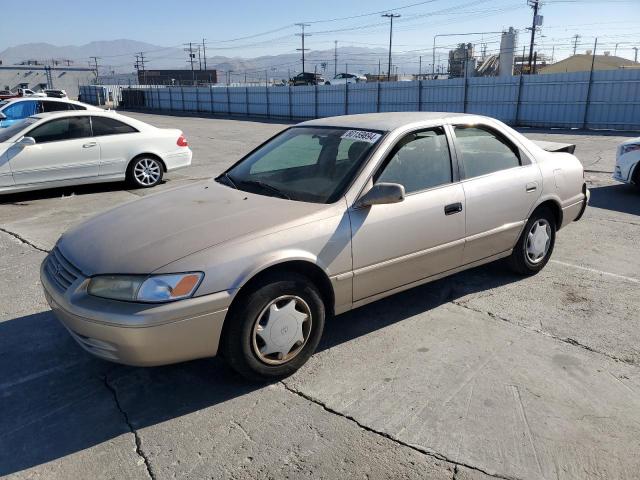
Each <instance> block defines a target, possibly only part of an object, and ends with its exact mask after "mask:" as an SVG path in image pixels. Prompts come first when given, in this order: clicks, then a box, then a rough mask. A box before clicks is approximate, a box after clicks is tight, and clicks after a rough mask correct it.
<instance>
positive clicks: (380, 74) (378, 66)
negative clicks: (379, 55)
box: [378, 59, 381, 81]
mask: <svg viewBox="0 0 640 480" xmlns="http://www.w3.org/2000/svg"><path fill="white" fill-rule="evenodd" d="M380 75H381V74H380V59H378V81H380Z"/></svg>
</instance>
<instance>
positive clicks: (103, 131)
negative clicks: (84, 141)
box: [91, 117, 138, 137]
mask: <svg viewBox="0 0 640 480" xmlns="http://www.w3.org/2000/svg"><path fill="white" fill-rule="evenodd" d="M91 123H92V125H93V136H94V137H101V136H104V135H120V134H122V133H136V132H137V131H138V130H136V129H135V128H133V127H132V126H131V125H127V124H126V123H124V122H121V121H119V120H115V119H113V118H107V117H91Z"/></svg>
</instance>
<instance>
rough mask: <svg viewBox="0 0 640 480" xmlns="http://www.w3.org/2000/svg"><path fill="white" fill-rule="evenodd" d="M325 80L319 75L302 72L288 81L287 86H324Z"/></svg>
mask: <svg viewBox="0 0 640 480" xmlns="http://www.w3.org/2000/svg"><path fill="white" fill-rule="evenodd" d="M325 82H326V81H325V79H324V78H322V75H320V74H319V73H311V72H303V73H299V74H298V75H296V76H295V77H293V78H291V79H290V80H289V85H292V86H296V87H297V86H299V85H324V84H325Z"/></svg>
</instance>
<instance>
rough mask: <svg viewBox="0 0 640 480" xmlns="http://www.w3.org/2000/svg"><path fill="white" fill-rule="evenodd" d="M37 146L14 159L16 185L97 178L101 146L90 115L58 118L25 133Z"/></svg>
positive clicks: (23, 148)
mask: <svg viewBox="0 0 640 480" xmlns="http://www.w3.org/2000/svg"><path fill="white" fill-rule="evenodd" d="M25 136H27V137H33V138H34V139H35V141H36V144H35V145H31V146H28V147H22V148H20V150H19V151H18V152H17V153H16V154H15V155H14V156H12V157H11V159H10V160H9V161H10V163H11V170H12V171H13V178H14V181H15V184H16V185H26V184H37V183H46V182H52V181H59V180H71V179H83V178H91V177H97V176H98V172H99V165H100V147H99V146H98V144H97V142H96V141H95V139H93V138H92V137H91V124H90V121H89V117H88V116H86V115H85V116H78V117H63V118H55V119H52V120H49V121H47V122H45V123H42V124H40V125H38V126H36V127H34V128H32V129H31V130H28V131H26V132H25Z"/></svg>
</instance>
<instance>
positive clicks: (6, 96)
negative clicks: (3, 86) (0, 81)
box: [0, 90, 19, 100]
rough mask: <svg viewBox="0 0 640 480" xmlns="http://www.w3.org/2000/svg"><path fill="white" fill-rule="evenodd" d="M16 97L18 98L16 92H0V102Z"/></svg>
mask: <svg viewBox="0 0 640 480" xmlns="http://www.w3.org/2000/svg"><path fill="white" fill-rule="evenodd" d="M17 97H19V95H18V93H17V92H12V91H11V90H0V100H7V99H9V98H17Z"/></svg>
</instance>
